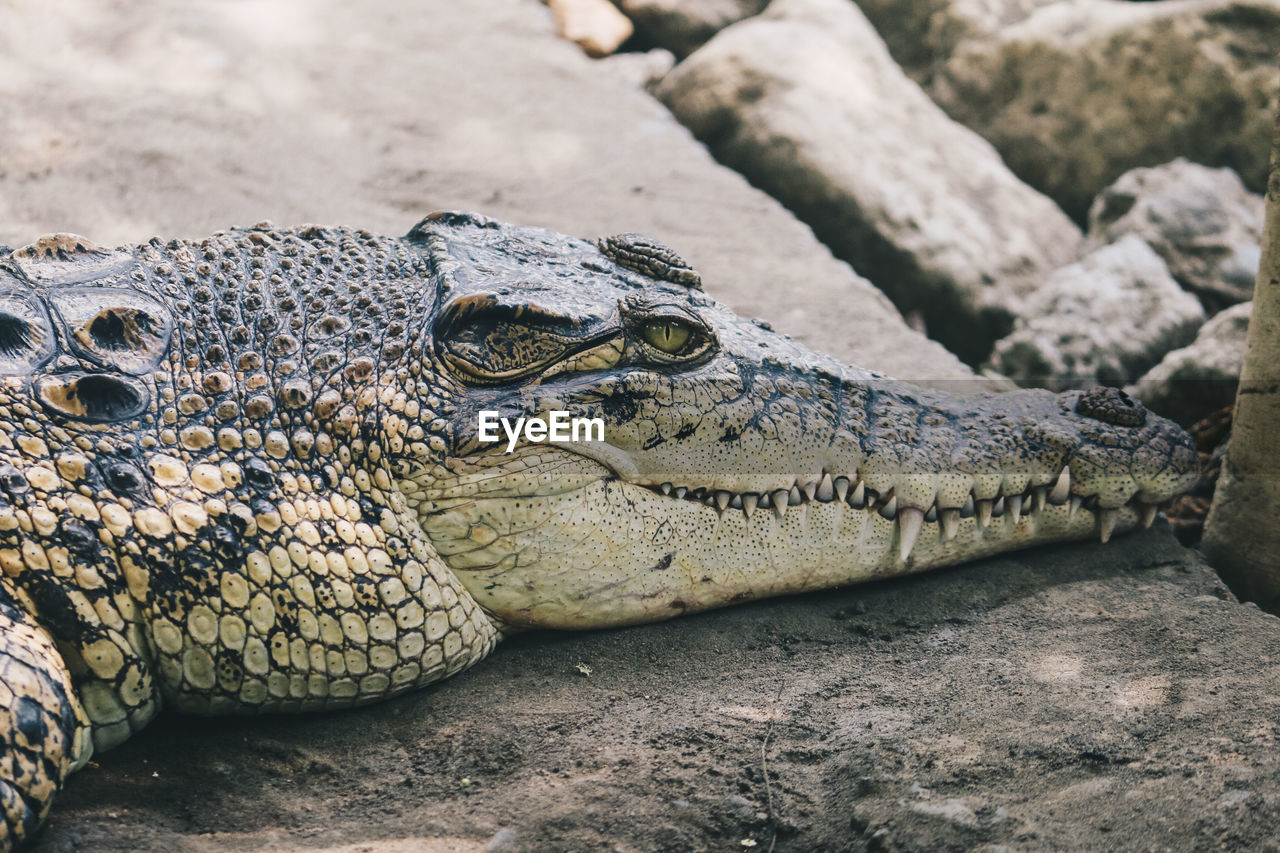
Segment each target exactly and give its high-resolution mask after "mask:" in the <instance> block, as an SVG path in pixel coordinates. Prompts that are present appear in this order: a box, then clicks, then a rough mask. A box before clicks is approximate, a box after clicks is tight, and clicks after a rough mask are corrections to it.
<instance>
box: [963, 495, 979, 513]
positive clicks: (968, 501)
mask: <svg viewBox="0 0 1280 853" xmlns="http://www.w3.org/2000/svg"><path fill="white" fill-rule="evenodd" d="M974 512H975V509H974V506H973V495H972V494H970V495H969V497H967V498H965V501H964V506H962V507H960V517H961V518H973V514H974Z"/></svg>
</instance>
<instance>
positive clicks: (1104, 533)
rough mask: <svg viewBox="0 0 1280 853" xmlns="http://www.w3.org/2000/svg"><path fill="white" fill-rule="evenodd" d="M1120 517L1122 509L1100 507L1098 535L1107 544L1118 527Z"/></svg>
mask: <svg viewBox="0 0 1280 853" xmlns="http://www.w3.org/2000/svg"><path fill="white" fill-rule="evenodd" d="M1119 517H1120V511H1119V510H1116V509H1100V510H1098V536H1100V537H1101V538H1102V542H1103V544H1104V545H1105V544H1106V543H1107V542H1108V541H1109V540H1110V539H1111V534H1112V533H1113V532H1114V531H1115V529H1116V519H1117V518H1119Z"/></svg>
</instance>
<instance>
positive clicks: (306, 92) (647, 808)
mask: <svg viewBox="0 0 1280 853" xmlns="http://www.w3.org/2000/svg"><path fill="white" fill-rule="evenodd" d="M6 23H7V24H8V26H7V27H6V28H5V29H4V31H3V32H2V33H0V97H2V98H3V103H4V104H5V107H6V109H4V110H2V111H0V242H4V243H8V244H10V245H20V244H22V243H24V242H26V241H28V240H30V239H32V238H33V237H35V236H37V235H39V234H41V233H45V232H49V231H58V230H68V231H75V232H79V233H84V234H86V235H88V236H90V237H92V238H93V239H95V240H97V241H99V242H102V243H115V242H133V241H139V240H144V239H146V238H147V237H149V236H151V235H152V234H163V235H166V236H190V237H195V236H202V235H204V234H206V233H209V232H211V231H214V230H217V229H219V228H223V227H227V226H230V225H234V224H248V223H252V222H255V221H258V220H261V219H264V218H269V219H272V220H274V221H276V222H280V223H298V222H304V221H319V222H331V223H344V224H351V225H360V226H364V227H367V228H370V229H373V230H378V231H383V232H385V233H400V232H403V231H405V230H407V229H408V227H409V226H410V225H411V224H412V223H413V222H414V221H416V219H417V218H419V217H420V216H421V215H422V214H424V213H426V212H427V211H429V210H432V209H439V208H464V209H474V210H480V211H482V212H485V213H488V214H490V215H493V216H496V217H499V218H503V219H507V220H511V221H517V222H523V223H528V224H539V225H547V226H550V227H554V228H557V229H559V230H563V231H566V232H569V233H575V234H581V235H584V236H593V235H598V234H605V233H614V232H619V231H635V230H640V231H648V232H649V233H652V234H654V235H655V236H658V237H660V238H661V239H663V240H665V241H666V242H669V243H671V244H672V245H674V246H676V247H677V248H678V249H679V250H680V251H681V252H682V253H684V254H685V255H687V256H688V257H690V258H691V259H692V260H694V261H695V262H696V263H697V265H698V266H699V267H700V268H701V270H702V272H703V274H704V278H705V280H706V282H707V288H708V290H709V291H710V292H712V293H713V294H714V295H716V296H718V297H720V298H722V299H724V300H725V301H727V302H729V303H730V304H731V305H733V306H734V307H736V308H737V309H738V310H740V311H742V312H743V313H747V314H753V315H758V316H763V317H765V318H767V319H770V320H772V321H773V322H775V324H776V325H778V326H779V327H780V328H782V329H784V330H785V331H789V332H792V333H794V334H796V335H797V337H801V338H803V339H805V340H806V341H807V342H808V343H810V344H811V345H813V346H815V347H816V348H819V349H822V350H825V351H828V352H832V353H833V354H836V355H838V356H841V357H843V358H846V359H848V360H850V361H854V362H856V363H859V364H861V365H863V366H867V367H873V368H877V369H881V370H884V371H886V372H888V373H890V374H893V375H897V376H899V377H904V378H911V379H916V380H921V381H935V382H936V381H940V380H959V381H960V382H961V383H962V384H964V383H966V382H971V381H972V380H966V377H969V376H971V374H969V372H968V371H967V369H965V368H964V367H963V366H962V365H960V364H959V363H958V362H957V361H956V360H955V359H954V358H952V357H950V356H949V355H948V354H946V353H945V352H944V351H942V350H941V349H940V348H938V347H937V346H935V345H933V344H931V343H929V342H928V341H925V340H924V339H923V338H921V337H920V336H918V335H916V334H915V333H913V332H911V331H909V330H908V329H907V328H906V326H905V325H904V324H903V323H902V322H901V320H900V318H898V317H897V315H896V314H895V313H894V311H893V309H892V308H891V307H889V306H888V304H887V302H886V301H885V300H884V299H883V297H881V296H880V295H879V294H878V293H877V292H875V291H874V290H873V289H871V288H870V286H869V285H867V284H866V283H865V282H864V281H862V280H860V279H858V278H857V277H856V276H855V275H854V274H853V273H852V272H850V271H849V270H848V268H847V267H845V266H843V265H842V264H839V263H837V262H835V261H834V260H832V258H831V256H830V254H829V253H828V252H827V251H826V249H825V248H823V247H822V246H821V245H820V244H818V243H817V242H816V241H815V240H814V239H813V237H812V235H811V233H810V232H809V231H808V229H807V228H805V227H804V226H803V225H800V224H799V223H797V222H796V221H795V219H794V218H792V217H791V216H790V215H789V214H788V213H787V212H786V211H785V210H783V209H782V208H781V207H780V206H778V205H777V204H776V203H775V202H773V201H772V200H770V199H768V198H767V197H765V196H763V195H762V194H760V193H758V192H756V191H755V190H753V189H752V188H751V187H749V186H748V185H747V184H746V183H745V182H744V181H743V180H742V179H741V178H740V177H739V176H737V175H735V174H733V173H732V172H729V171H728V170H725V169H723V168H721V167H719V166H718V165H716V164H715V163H714V162H713V161H712V160H711V159H710V158H709V157H708V156H707V155H706V153H705V151H703V150H702V149H701V147H700V146H698V145H697V144H696V143H695V142H693V141H692V139H691V138H690V137H689V135H688V134H687V133H686V132H685V131H684V130H683V129H682V128H680V127H679V126H678V125H677V124H675V122H674V121H673V120H672V119H671V118H670V116H669V115H667V114H666V112H665V111H664V110H663V109H662V108H661V107H660V106H658V105H657V104H656V103H655V102H653V101H652V100H651V99H650V98H648V96H647V95H645V94H644V93H642V92H640V91H638V90H635V89H632V88H628V87H627V86H626V85H624V84H623V83H621V82H619V81H618V80H617V79H615V78H612V77H610V76H609V75H608V74H607V73H606V72H605V71H604V70H603V69H601V68H599V67H598V66H594V65H593V64H592V63H590V62H589V61H588V60H586V59H585V58H584V57H582V56H581V54H579V53H578V52H577V50H576V48H574V47H573V46H571V45H568V44H565V43H562V42H560V41H558V40H557V39H556V38H555V37H554V36H553V35H552V33H551V25H550V19H549V16H548V15H547V13H546V10H545V9H544V8H543V7H542V6H541V5H540V4H539V3H537V2H536V0H487V2H485V3H465V4H464V3H449V2H447V0H431V2H423V3H420V4H414V5H412V6H410V5H409V4H397V5H391V4H386V5H384V6H379V7H376V11H375V10H374V7H368V6H366V5H364V4H343V3H339V2H337V0H317V2H302V0H279V2H266V0H226V2H222V3H219V4H216V5H205V6H198V7H197V6H191V5H190V4H183V3H179V2H177V0H169V2H165V0H148V2H135V3H129V4H125V3H119V2H117V3H112V2H105V0H99V1H98V2H90V0H68V2H66V3H60V4H57V5H56V6H52V7H51V6H49V5H48V4H38V3H36V2H35V0H15V2H11V3H10V4H8V5H7V6H6ZM1278 667H1280V620H1276V619H1275V618H1273V617H1270V616H1266V615H1264V614H1262V613H1261V612H1259V611H1258V610H1257V609H1256V608H1252V607H1248V606H1242V605H1239V604H1237V603H1234V602H1233V601H1232V600H1231V597H1230V595H1229V594H1228V593H1227V592H1226V591H1225V589H1224V588H1223V587H1222V586H1221V584H1220V583H1218V581H1217V579H1216V578H1215V576H1214V575H1213V573H1212V571H1211V570H1210V569H1209V568H1208V567H1207V566H1205V565H1204V563H1203V562H1202V561H1201V560H1200V559H1199V558H1198V556H1197V555H1196V554H1195V552H1192V551H1188V550H1185V549H1183V548H1181V547H1180V546H1179V545H1177V543H1176V542H1175V541H1174V540H1173V538H1172V536H1170V535H1169V533H1168V532H1167V530H1164V529H1156V530H1153V531H1149V532H1147V533H1143V534H1140V535H1136V536H1129V537H1122V538H1119V539H1117V540H1116V541H1113V542H1112V543H1111V544H1110V545H1108V546H1105V547H1104V546H1100V545H1096V544H1081V545H1076V546H1070V547H1060V548H1046V549H1040V550H1036V551H1031V552H1026V553H1022V554H1014V555H1009V556H1007V557H1005V558H1002V559H996V560H989V561H985V562H982V563H977V564H973V565H969V566H965V567H961V568H958V569H955V570H950V571H945V572H938V573H934V574H931V575H927V576H921V577H917V578H911V579H906V580H901V581H895V582H888V583H882V584H875V585H870V586H863V587H859V588H855V589H850V590H845V591H840V592H834V593H821V594H812V595H807V596H801V597H797V598H793V599H788V600H780V601H772V602H761V603H759V604H753V605H750V606H745V607H739V608H734V609H730V610H725V611H721V612H718V613H711V614H705V615H702V616H698V617H693V618H687V619H682V620H677V621H674V622H669V623H664V624H659V625H651V626H645V627H638V628H633V629H627V630H618V631H605V632H593V633H585V634H550V633H547V634H529V635H526V636H523V637H518V638H515V639H513V640H511V641H509V642H507V643H505V644H504V645H503V646H501V647H500V648H499V649H498V651H497V652H496V653H495V654H494V655H493V656H492V657H491V658H490V659H489V660H486V661H484V662H482V663H481V664H479V665H478V666H477V667H476V668H475V669H473V670H472V671H470V672H467V673H464V674H462V675H460V676H458V677H456V678H453V679H451V680H449V681H447V682H444V683H442V684H439V685H436V686H434V687H432V688H429V689H427V690H424V691H422V692H420V693H418V694H415V695H412V696H407V697H404V698H402V699H399V700H395V701H392V702H388V703H385V704H383V705H380V706H375V707H371V708H367V709H362V710H358V711H353V712H348V713H339V714H328V715H318V716H312V717H290V718H283V717H279V718H261V719H243V720H241V719H232V720H208V719H192V718H182V717H177V716H172V715H165V716H162V719H161V720H159V721H158V722H157V723H155V724H153V725H152V726H151V727H150V728H149V729H148V730H147V731H146V732H144V733H142V734H141V735H140V736H138V737H136V738H135V739H134V740H132V741H131V742H129V743H127V744H125V745H124V746H122V747H120V748H119V749H116V750H114V751H112V752H109V753H106V754H103V755H101V756H99V757H98V759H97V763H96V765H95V766H93V767H91V768H89V769H86V770H85V771H83V772H81V773H79V774H78V775H76V776H74V777H73V778H72V779H71V780H70V782H69V784H68V786H67V789H66V791H65V792H64V793H63V795H62V796H61V797H60V799H59V801H58V802H57V804H56V806H55V809H54V813H53V816H52V818H51V820H50V823H49V826H48V828H47V830H46V831H45V832H44V834H43V835H42V836H41V838H40V840H39V842H38V843H37V845H36V849H37V850H41V851H71V850H166V851H167V850H195V851H218V850H251V851H269V850H276V851H303V850H345V851H369V853H374V851H378V852H379V853H381V851H400V850H430V851H435V850H438V851H455V850H456V851H470V850H484V849H489V850H623V851H648V850H704V849H705V850H745V849H757V850H761V851H766V850H770V849H773V850H779V851H809V850H832V851H837V850H864V849H865V850H937V849H987V850H993V851H994V850H1000V849H1019V850H1022V849H1027V850H1062V849H1104V848H1113V849H1151V850H1161V849H1176V850H1180V849H1246V848H1253V849H1280V847H1277V845H1276V844H1275V843H1274V841H1273V840H1272V839H1273V837H1274V836H1275V835H1276V834H1277V828H1280V770H1278V768H1277V752H1276V737H1277V725H1278V724H1280V713H1278V710H1280V709H1278V708H1277V705H1278V704H1280V699H1277V696H1276V691H1275V685H1276V683H1277V669H1278Z"/></svg>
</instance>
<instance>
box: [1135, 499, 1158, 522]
mask: <svg viewBox="0 0 1280 853" xmlns="http://www.w3.org/2000/svg"><path fill="white" fill-rule="evenodd" d="M1155 520H1156V505H1155V504H1138V521H1140V522H1142V526H1143V527H1150V526H1151V522H1153V521H1155Z"/></svg>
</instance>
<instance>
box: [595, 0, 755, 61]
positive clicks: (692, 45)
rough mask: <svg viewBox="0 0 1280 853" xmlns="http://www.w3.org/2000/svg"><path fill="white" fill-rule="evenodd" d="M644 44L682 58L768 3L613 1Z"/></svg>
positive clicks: (738, 0)
mask: <svg viewBox="0 0 1280 853" xmlns="http://www.w3.org/2000/svg"><path fill="white" fill-rule="evenodd" d="M614 2H615V3H617V4H618V8H620V9H622V11H623V12H625V13H626V14H627V16H628V17H629V18H631V21H632V23H634V24H635V27H636V32H637V33H638V34H639V35H640V37H641V38H642V39H644V40H646V41H649V42H651V43H653V44H656V45H658V46H659V47H664V48H666V49H667V50H669V51H671V52H672V53H674V54H675V55H676V56H678V57H680V58H681V59H683V58H684V57H686V56H688V55H689V54H691V53H693V52H694V51H695V50H697V49H698V48H699V47H701V46H702V45H703V44H705V43H706V42H707V40H708V39H710V38H711V37H712V36H713V35H715V34H716V33H718V32H720V30H722V29H724V28H725V27H727V26H729V25H730V24H732V23H734V22H735V21H740V20H742V19H743V18H748V17H750V16H752V15H755V14H758V13H759V12H760V11H762V10H763V9H764V7H765V6H767V5H768V4H769V0H614Z"/></svg>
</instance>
